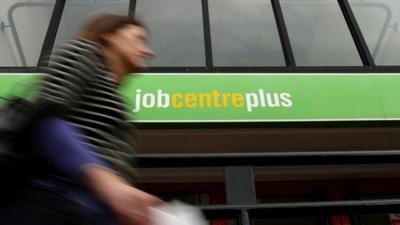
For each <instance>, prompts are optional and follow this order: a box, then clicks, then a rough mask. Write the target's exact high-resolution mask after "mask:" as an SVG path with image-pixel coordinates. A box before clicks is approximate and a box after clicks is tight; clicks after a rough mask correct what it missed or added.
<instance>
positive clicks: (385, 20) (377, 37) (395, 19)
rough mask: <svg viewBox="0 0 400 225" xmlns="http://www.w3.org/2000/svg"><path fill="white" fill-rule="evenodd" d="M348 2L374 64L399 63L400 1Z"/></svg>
mask: <svg viewBox="0 0 400 225" xmlns="http://www.w3.org/2000/svg"><path fill="white" fill-rule="evenodd" d="M349 2H350V5H351V8H352V10H353V12H354V15H355V17H356V19H357V22H358V24H359V26H360V29H361V32H362V34H363V36H364V39H365V41H366V42H367V45H368V48H369V50H370V52H371V54H372V57H373V58H374V60H375V64H376V65H377V66H388V65H399V64H400V42H399V40H400V32H399V22H400V1H398V0H379V1H376V0H350V1H349ZM371 15H373V16H371Z"/></svg>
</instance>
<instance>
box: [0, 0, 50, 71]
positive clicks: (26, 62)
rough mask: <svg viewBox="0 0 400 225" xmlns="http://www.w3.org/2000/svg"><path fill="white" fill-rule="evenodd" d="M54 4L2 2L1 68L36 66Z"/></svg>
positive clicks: (40, 0)
mask: <svg viewBox="0 0 400 225" xmlns="http://www.w3.org/2000/svg"><path fill="white" fill-rule="evenodd" d="M55 2H56V0H35V1H28V2H27V1H16V0H2V1H0V67H26V66H36V65H37V63H38V61H39V57H40V53H41V51H42V46H43V42H44V39H45V36H46V32H47V29H48V26H49V23H50V19H51V16H52V13H53V9H54V5H55Z"/></svg>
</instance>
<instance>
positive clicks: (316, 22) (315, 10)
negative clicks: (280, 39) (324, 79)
mask: <svg viewBox="0 0 400 225" xmlns="http://www.w3.org/2000/svg"><path fill="white" fill-rule="evenodd" d="M281 6H282V11H283V16H284V19H285V23H286V27H287V30H288V33H289V39H290V42H291V45H292V48H293V54H294V56H295V61H296V65H297V66H362V61H361V59H360V56H359V54H358V51H357V48H356V46H355V43H354V41H353V38H352V36H351V33H350V30H349V29H348V26H347V24H346V21H345V19H344V16H343V13H342V12H341V10H340V7H339V4H338V1H337V0H320V1H309V0H295V1H293V0H281Z"/></svg>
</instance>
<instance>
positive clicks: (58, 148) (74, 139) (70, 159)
mask: <svg viewBox="0 0 400 225" xmlns="http://www.w3.org/2000/svg"><path fill="white" fill-rule="evenodd" d="M80 132H81V131H80V130H79V129H78V128H76V127H74V126H73V125H72V124H70V123H69V122H67V121H66V120H64V119H62V118H59V117H46V118H43V119H41V120H39V121H38V122H37V123H36V124H35V126H34V127H33V129H32V131H31V134H32V140H33V145H34V148H33V149H34V152H35V154H37V155H38V156H39V157H41V158H43V159H45V160H46V161H48V162H49V163H50V164H51V165H52V166H54V167H55V168H56V169H57V170H58V171H59V172H61V173H62V174H63V175H64V176H66V177H68V178H71V179H74V180H79V179H81V178H82V177H83V176H84V174H83V168H84V167H87V166H88V165H97V166H101V167H104V168H111V167H110V165H109V164H108V163H107V162H106V161H104V160H103V159H101V158H100V157H99V156H97V155H96V153H95V152H94V150H92V149H91V148H90V147H89V145H86V144H85V140H83V139H82V138H80V135H78V134H79V133H80Z"/></svg>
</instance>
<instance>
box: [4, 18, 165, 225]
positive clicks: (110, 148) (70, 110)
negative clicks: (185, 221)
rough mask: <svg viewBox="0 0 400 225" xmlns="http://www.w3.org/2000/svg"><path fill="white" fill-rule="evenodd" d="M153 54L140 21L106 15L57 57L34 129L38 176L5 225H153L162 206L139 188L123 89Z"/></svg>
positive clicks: (32, 138)
mask: <svg viewBox="0 0 400 225" xmlns="http://www.w3.org/2000/svg"><path fill="white" fill-rule="evenodd" d="M152 55H153V52H152V51H151V50H150V49H149V47H148V46H147V32H146V29H145V28H144V26H143V25H142V24H141V23H140V22H138V21H137V20H135V19H133V18H130V17H126V16H117V15H102V16H99V17H97V18H95V19H93V20H92V21H90V22H89V23H88V24H86V26H84V27H83V29H82V30H81V32H80V33H79V35H78V37H77V38H76V39H73V40H71V41H68V42H67V43H65V44H64V45H62V46H61V47H60V49H58V50H56V51H55V52H54V54H53V55H51V57H50V60H49V61H48V63H46V64H47V66H46V67H45V68H43V69H44V70H45V72H46V74H47V76H46V77H45V78H44V79H43V81H42V84H41V90H40V93H39V97H38V104H46V105H47V108H48V109H49V111H50V112H51V113H49V116H46V117H45V118H43V119H41V120H40V121H39V122H38V123H37V124H36V125H35V126H34V128H33V129H32V131H31V135H30V143H31V145H32V151H33V152H34V153H35V171H34V176H33V177H32V179H31V181H30V185H29V187H27V188H25V190H24V191H23V192H22V194H21V196H20V197H19V199H18V200H17V201H15V202H13V203H12V204H10V206H9V207H7V208H6V209H4V210H2V212H0V223H1V224H49V225H50V224H65V225H69V224H93V225H96V224H104V225H106V224H108V225H110V224H121V225H125V224H126V225H148V224H149V207H153V206H156V205H158V204H160V203H161V201H160V200H159V199H158V198H156V197H154V196H152V195H150V194H148V193H145V192H143V191H141V190H139V189H137V188H135V187H134V186H133V184H134V181H135V178H136V171H135V169H134V168H133V167H132V166H131V165H130V164H129V161H132V159H133V157H134V144H133V143H134V141H133V137H132V135H131V134H132V127H131V125H130V124H129V123H128V122H127V121H126V117H125V105H124V103H123V101H122V99H121V97H120V96H119V94H118V92H117V89H118V86H119V84H120V83H121V81H122V80H123V78H124V77H125V76H126V75H127V74H130V73H135V72H139V71H142V70H143V69H145V67H146V61H147V59H148V58H149V57H151V56H152Z"/></svg>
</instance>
